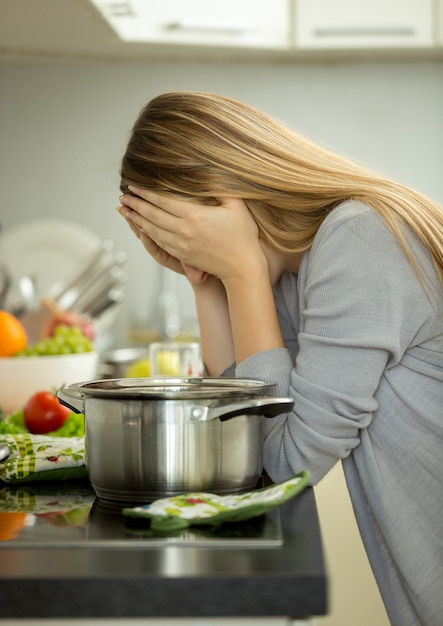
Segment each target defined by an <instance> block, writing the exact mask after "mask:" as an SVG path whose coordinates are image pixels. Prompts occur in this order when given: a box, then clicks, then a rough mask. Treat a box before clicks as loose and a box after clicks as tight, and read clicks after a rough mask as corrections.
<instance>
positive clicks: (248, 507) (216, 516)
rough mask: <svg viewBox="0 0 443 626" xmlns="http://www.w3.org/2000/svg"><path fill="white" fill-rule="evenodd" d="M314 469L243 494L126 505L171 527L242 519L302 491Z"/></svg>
mask: <svg viewBox="0 0 443 626" xmlns="http://www.w3.org/2000/svg"><path fill="white" fill-rule="evenodd" d="M309 478H310V473H309V472H308V471H304V472H300V473H299V474H296V475H295V476H292V477H291V478H289V479H288V480H285V481H283V482H280V483H276V484H273V485H270V486H269V487H264V488H263V489H256V490H254V491H248V492H246V493H240V494H229V495H225V496H219V495H216V494H214V493H202V492H195V493H184V494H180V495H177V496H172V497H169V498H161V499H159V500H154V502H151V503H150V504H144V505H140V506H136V507H131V508H124V509H123V514H124V515H127V516H129V517H137V518H146V519H147V520H149V523H150V527H151V528H152V529H153V530H158V531H166V532H167V531H171V530H180V529H182V528H187V527H188V526H192V525H199V524H200V525H201V524H211V525H218V524H222V523H224V522H242V521H245V520H249V519H252V518H253V517H258V516H259V515H263V514H264V513H267V512H268V511H271V510H272V509H274V508H275V507H277V506H280V505H281V504H283V503H284V502H286V501H287V500H289V499H290V498H293V497H294V496H296V495H297V494H299V493H301V492H302V491H303V489H304V488H305V487H306V486H307V485H308V483H309Z"/></svg>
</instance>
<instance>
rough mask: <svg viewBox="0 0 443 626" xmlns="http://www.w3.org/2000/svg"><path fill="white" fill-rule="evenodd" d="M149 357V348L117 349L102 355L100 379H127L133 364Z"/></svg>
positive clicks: (99, 369) (99, 366) (99, 365)
mask: <svg viewBox="0 0 443 626" xmlns="http://www.w3.org/2000/svg"><path fill="white" fill-rule="evenodd" d="M148 357H149V348H148V347H146V348H143V347H135V348H116V349H115V350H108V351H106V352H103V353H102V354H101V355H100V363H99V364H98V378H125V377H126V373H127V371H128V369H129V367H130V365H132V364H133V363H136V362H137V361H140V360H142V359H147V358H148Z"/></svg>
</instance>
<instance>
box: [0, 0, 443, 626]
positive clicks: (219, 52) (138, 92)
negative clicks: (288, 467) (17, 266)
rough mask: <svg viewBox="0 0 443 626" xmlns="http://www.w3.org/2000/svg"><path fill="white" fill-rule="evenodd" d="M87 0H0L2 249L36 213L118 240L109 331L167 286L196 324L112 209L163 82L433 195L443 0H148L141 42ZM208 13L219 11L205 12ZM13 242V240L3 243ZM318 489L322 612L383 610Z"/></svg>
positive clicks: (147, 326) (135, 336)
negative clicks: (139, 121)
mask: <svg viewBox="0 0 443 626" xmlns="http://www.w3.org/2000/svg"><path fill="white" fill-rule="evenodd" d="M98 4H99V6H98V8H97V6H94V5H93V4H92V3H90V2H89V1H88V0H0V84H1V94H0V137H1V141H0V155H1V168H0V188H1V199H0V222H1V225H2V232H1V233H0V252H1V249H2V247H1V246H2V239H3V240H5V241H7V239H8V235H9V234H10V233H11V232H14V230H15V229H17V228H20V227H21V226H22V225H23V224H26V223H27V222H29V221H34V220H66V221H69V222H71V223H73V224H75V225H76V226H78V227H79V228H81V229H83V232H86V231H87V232H88V234H91V235H92V238H94V237H96V238H97V240H99V241H100V240H111V241H112V242H114V246H115V248H116V249H117V250H119V251H122V252H123V253H125V254H126V257H127V258H126V264H125V271H126V273H127V281H126V284H125V297H124V301H123V302H122V303H121V304H120V305H119V308H118V314H117V315H116V316H115V319H113V323H112V328H111V329H109V330H108V334H107V338H106V347H124V346H128V345H133V344H140V343H141V344H143V343H144V342H147V341H149V340H150V332H151V331H152V330H153V329H154V331H155V330H156V329H157V330H158V327H159V326H161V324H162V323H163V321H162V311H163V312H164V307H165V300H164V298H163V300H162V295H163V296H164V295H165V294H167V295H168V297H169V301H168V302H167V303H166V306H168V307H169V310H171V311H172V312H173V313H174V314H177V315H178V317H179V325H181V329H182V331H183V332H185V333H189V334H190V335H192V334H193V333H195V332H196V331H195V310H194V303H193V299H192V293H191V290H190V289H189V287H188V285H187V284H186V281H185V280H184V279H182V278H181V277H165V276H164V275H163V274H162V272H161V271H160V270H159V268H158V267H156V266H155V264H154V263H153V262H152V261H151V260H150V258H149V257H148V255H147V254H146V253H145V252H144V249H143V248H142V246H141V244H140V243H139V242H138V240H136V239H135V237H134V235H133V234H132V233H131V232H130V231H129V229H128V228H127V226H126V224H125V223H124V222H123V220H122V218H121V217H120V216H119V215H118V214H117V212H116V210H115V207H116V206H117V205H118V196H119V165H120V159H121V156H122V154H123V152H124V150H125V146H126V142H127V139H128V134H129V132H130V129H131V126H132V124H133V122H134V121H135V118H136V116H137V115H138V112H139V110H140V109H141V107H142V106H143V105H144V104H145V103H146V102H147V101H148V100H149V99H151V98H152V97H153V96H155V95H157V94H159V93H161V92H164V91H169V90H201V91H213V92H219V93H223V94H226V95H229V96H232V97H234V98H237V99H240V100H244V101H245V102H247V103H249V104H252V105H254V106H257V107H259V108H261V109H263V110H264V111H266V112H267V113H269V114H271V115H273V116H275V117H277V118H279V119H280V120H282V121H283V122H285V123H287V124H288V125H290V126H291V127H292V128H294V129H295V130H298V131H300V132H301V133H302V134H304V135H307V136H309V137H310V138H312V139H314V140H316V141H318V142H319V143H321V144H323V145H324V146H326V147H329V148H332V149H334V150H336V151H339V152H341V153H342V154H344V155H347V156H349V157H352V158H354V159H356V160H358V161H360V162H362V163H364V164H367V165H369V166H371V167H372V168H374V169H376V170H379V171H382V172H384V173H385V174H387V175H389V176H392V177H394V178H395V179H397V180H399V181H401V182H403V183H405V184H407V185H410V186H412V187H415V188H416V189H418V190H420V191H422V192H424V193H425V194H427V195H429V196H431V197H433V198H434V199H435V200H437V201H439V202H443V176H442V174H441V164H442V163H443V124H442V113H441V110H442V102H443V35H442V30H441V29H440V26H441V23H442V15H443V9H442V6H443V4H442V2H441V0H440V1H438V0H417V1H414V0H408V2H396V1H395V0H389V1H387V2H380V1H378V2H368V1H367V2H365V1H362V0H359V2H350V0H348V1H346V0H340V1H338V0H330V1H325V0H309V2H307V1H306V0H305V1H303V0H294V1H292V0H288V1H286V0H285V1H279V2H275V3H274V2H273V3H269V2H268V3H266V2H264V3H263V2H258V3H257V6H256V5H255V3H254V7H255V11H256V13H257V16H258V18H257V19H260V20H261V26H260V28H259V33H258V35H257V36H256V37H255V38H254V37H251V36H249V35H248V34H244V33H247V31H248V28H249V26H248V23H246V27H245V20H246V22H247V19H248V15H247V14H246V13H245V11H246V10H248V11H250V7H251V3H250V2H247V1H246V2H244V3H242V2H241V1H239V0H237V1H236V2H230V1H228V2H224V3H223V4H221V3H219V2H214V3H210V4H211V12H212V15H210V16H208V15H207V14H205V15H204V16H203V18H204V19H203V24H202V23H201V22H200V23H199V22H198V21H197V22H196V21H195V20H196V19H197V18H198V17H199V16H200V13H199V11H200V12H201V11H202V10H204V7H205V5H207V4H208V3H202V2H200V3H199V2H187V1H186V0H182V1H181V2H175V3H174V2H162V3H161V5H162V7H163V8H162V10H163V11H164V12H166V11H167V10H170V11H171V13H170V15H169V16H168V15H167V16H166V17H165V15H160V16H159V15H157V13H158V12H159V11H160V8H159V7H156V6H154V5H157V4H158V3H155V2H149V1H148V0H146V2H144V3H143V4H144V9H143V10H148V11H149V15H150V16H151V22H152V24H154V26H156V25H157V26H158V25H160V26H161V24H163V25H164V24H166V23H167V28H165V29H163V31H162V30H161V28H160V26H158V28H157V30H156V29H155V28H152V29H151V31H150V32H149V34H148V35H149V36H148V41H146V42H142V41H140V40H139V39H140V34H138V35H137V34H136V40H135V41H131V40H129V39H126V40H123V41H122V40H120V39H119V37H118V35H117V32H116V30H115V26H116V23H117V22H118V20H119V19H120V18H121V17H123V19H124V23H123V27H122V31H124V32H126V31H125V28H126V27H127V25H128V24H130V22H131V20H132V19H133V18H134V12H132V17H131V3H130V2H127V3H125V2H123V3H118V4H119V7H120V8H118V7H117V8H116V7H115V6H114V13H113V15H111V17H110V19H111V23H108V22H107V21H106V19H105V18H104V14H105V13H106V7H105V8H103V6H104V5H105V3H101V4H102V6H100V3H98ZM106 4H107V5H112V3H106ZM271 4H272V13H270V10H271ZM128 7H129V8H128ZM128 11H129V13H128ZM177 12H178V13H180V14H178V13H177ZM237 12H240V13H241V15H240V17H238V18H237ZM206 13H207V7H206ZM219 14H220V16H221V17H220V19H222V18H223V19H224V20H225V21H224V22H223V23H222V25H221V26H220V24H218V25H217V23H215V25H214V21H213V19H212V18H214V15H215V16H216V17H217V15H219ZM171 16H172V17H171ZM108 17H109V16H108ZM166 18H167V19H166ZM188 18H189V19H190V20H191V21H190V24H187V22H186V20H187V19H188ZM210 18H211V19H212V21H211V19H210ZM162 20H163V22H162ZM165 20H166V22H165ZM193 20H194V21H193ZM267 31H269V32H267ZM125 37H129V35H128V34H127V33H126V35H125ZM137 37H138V39H137ZM88 236H89V235H88ZM60 237H61V238H63V237H62V235H60ZM85 238H86V239H87V236H86V235H85ZM81 241H82V237H81V236H80V240H79V243H78V246H79V248H81V247H82V243H81ZM87 251H89V248H88V250H86V249H85V255H86V252H87ZM21 253H22V252H21V250H20V246H19V245H17V248H16V250H15V253H14V254H13V255H12V256H13V257H14V259H16V260H17V257H18V258H19V257H20V254H21ZM23 253H25V251H24V252H23ZM9 255H10V256H11V253H10V252H9ZM51 272H54V278H56V279H63V278H65V276H57V268H56V267H53V268H51ZM162 307H163V309H162ZM337 471H338V470H337ZM326 480H332V478H331V479H329V478H328V479H326ZM337 480H341V478H340V477H339V478H337ZM336 489H337V490H338V489H339V487H337V488H336ZM322 490H323V492H324V494H325V496H324V497H323V499H320V500H319V501H320V509H321V512H322V511H323V509H325V510H326V509H327V510H328V511H329V514H330V512H331V510H332V516H334V515H335V516H336V519H335V524H334V525H333V529H332V530H331V528H332V526H331V524H329V525H328V524H327V523H326V522H325V521H324V517H323V518H322V519H323V522H322V523H324V524H325V526H324V532H325V536H327V538H329V537H330V541H329V543H328V548H327V550H328V560H329V561H331V562H332V563H333V565H332V570H331V571H332V572H333V574H334V575H333V576H332V579H333V581H334V583H333V584H334V599H333V615H332V616H330V617H328V618H325V619H324V620H319V624H320V623H324V624H325V625H326V624H328V625H329V624H331V625H332V624H334V626H338V625H339V624H343V625H344V624H351V623H352V624H357V623H358V624H359V626H364V624H366V623H367V624H368V625H369V624H371V626H374V624H377V626H383V624H384V623H387V622H385V621H384V620H385V619H386V618H385V616H384V612H383V609H382V607H381V605H380V601H379V599H378V596H377V590H376V588H375V584H374V582H373V580H372V576H371V574H370V572H369V570H368V566H367V563H366V561H365V557H364V553H363V552H362V548H361V545H360V544H359V537H358V533H357V531H356V529H354V527H353V526H352V522H351V521H346V520H348V519H349V520H350V519H351V518H352V511H351V508H350V504H349V502H348V500H347V498H346V495H344V494H343V493H342V492H340V495H338V491H337V490H336V491H334V489H330V488H328V485H327V483H322V485H320V488H319V498H321V492H322ZM322 515H323V513H322ZM330 533H332V535H330ZM352 537H354V539H355V542H354V543H352V542H351V540H350V538H351V539H352ZM351 543H352V545H351ZM337 563H338V565H337ZM337 567H338V568H339V570H337V569H336V568H337ZM356 572H360V573H361V574H360V575H356ZM356 579H357V580H356ZM359 581H360V582H359ZM352 605H353V606H354V610H355V613H354V614H353V613H352ZM368 611H369V612H368ZM374 611H375V614H374ZM377 611H378V612H377ZM355 615H358V617H357V618H356V617H355ZM365 615H367V618H366V617H364V616H365ZM365 619H367V622H366V621H365ZM334 620H335V621H334Z"/></svg>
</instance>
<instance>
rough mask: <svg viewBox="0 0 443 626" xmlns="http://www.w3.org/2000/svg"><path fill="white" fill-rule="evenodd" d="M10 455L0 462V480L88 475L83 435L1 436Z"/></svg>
mask: <svg viewBox="0 0 443 626" xmlns="http://www.w3.org/2000/svg"><path fill="white" fill-rule="evenodd" d="M0 444H5V445H7V446H8V447H9V449H10V451H11V453H10V455H9V457H8V458H7V459H6V460H5V461H3V462H2V463H0V480H2V481H4V482H7V483H19V482H31V481H37V480H68V479H73V478H76V479H79V478H84V477H86V476H87V470H86V465H85V439H84V437H52V436H47V435H31V434H28V433H21V434H15V435H12V434H7V435H1V436H0Z"/></svg>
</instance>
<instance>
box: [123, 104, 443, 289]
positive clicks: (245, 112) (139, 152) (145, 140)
mask: <svg viewBox="0 0 443 626" xmlns="http://www.w3.org/2000/svg"><path fill="white" fill-rule="evenodd" d="M120 173H121V189H122V191H126V189H127V185H128V184H133V185H135V186H138V187H141V188H145V189H151V190H154V191H157V192H159V193H164V194H173V195H175V196H179V197H182V198H183V197H184V198H187V199H190V200H194V201H197V202H200V203H204V204H214V203H216V198H217V197H237V198H242V199H243V200H244V201H245V202H246V204H247V206H248V208H249V210H250V211H251V213H252V215H253V216H254V218H255V220H256V222H257V224H258V227H259V229H260V236H261V237H263V239H265V240H266V241H267V242H268V243H269V244H270V245H272V246H274V247H275V248H277V249H279V250H281V251H284V252H302V251H304V250H307V249H308V248H309V247H310V246H311V244H312V241H313V239H314V237H315V234H316V233H317V231H318V229H319V227H320V225H321V223H322V222H323V220H324V219H325V217H326V216H327V215H328V213H329V212H330V211H331V210H333V209H334V208H335V207H336V206H337V205H339V204H340V203H341V202H343V201H345V200H348V199H356V200H361V201H363V202H365V203H367V204H368V205H370V206H371V207H373V209H374V210H375V211H376V212H377V213H378V214H379V215H380V216H381V218H382V219H383V220H384V221H385V223H386V224H387V226H388V227H389V228H390V230H391V231H392V233H393V235H394V236H395V238H396V239H397V241H398V243H399V244H400V246H401V247H402V249H403V250H404V253H405V255H406V256H407V258H408V260H409V261H410V263H411V265H412V266H413V267H414V270H415V271H416V272H417V274H418V275H419V277H420V269H419V267H418V266H417V263H416V261H415V259H414V256H413V254H412V252H411V249H410V246H409V245H408V237H409V236H410V233H411V232H412V233H415V235H416V236H417V237H418V239H419V240H420V241H421V242H422V243H423V244H424V246H426V247H427V249H428V250H429V252H430V255H431V257H432V260H433V263H434V266H435V269H436V272H437V275H438V277H439V281H440V283H441V284H443V209H442V207H440V206H439V205H438V204H436V203H435V202H433V201H431V200H430V199H428V198H426V197H425V196H424V195H422V194H420V193H418V192H416V191H413V190H412V189H410V188H408V187H406V186H404V185H401V184H399V183H397V182H394V181H392V180H389V179H387V178H385V177H383V176H380V175H378V174H376V173H373V172H371V171H370V170H368V169H366V168H365V167H362V166H361V165H358V164H356V163H353V162H352V161H350V160H348V159H345V158H343V157H342V156H339V155H336V154H333V153H332V152H330V151H328V150H326V149H324V148H323V147H320V146H318V145H315V144H314V143H312V142H311V141H309V140H307V139H305V138H303V137H301V136H300V135H298V134H297V133H295V132H293V131H292V130H290V129H289V128H287V127H286V126H285V125H283V124H281V123H280V122H278V121H276V120H274V119H272V118H271V117H269V116H267V115H266V114H264V113H263V112H261V111H259V110H256V109H254V108H252V107H250V106H248V105H246V104H244V103H242V102H238V101H236V100H233V99H231V98H228V97H226V96H222V95H218V94H210V93H199V92H172V93H165V94H161V95H159V96H157V97H156V98H154V99H153V100H151V101H150V102H149V103H148V104H147V105H146V106H145V107H144V109H143V110H142V111H141V113H140V115H139V117H138V119H137V120H136V122H135V124H134V127H133V129H132V132H131V135H130V138H129V142H128V145H127V149H126V152H125V155H124V157H123V159H122V164H121V172H120Z"/></svg>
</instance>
